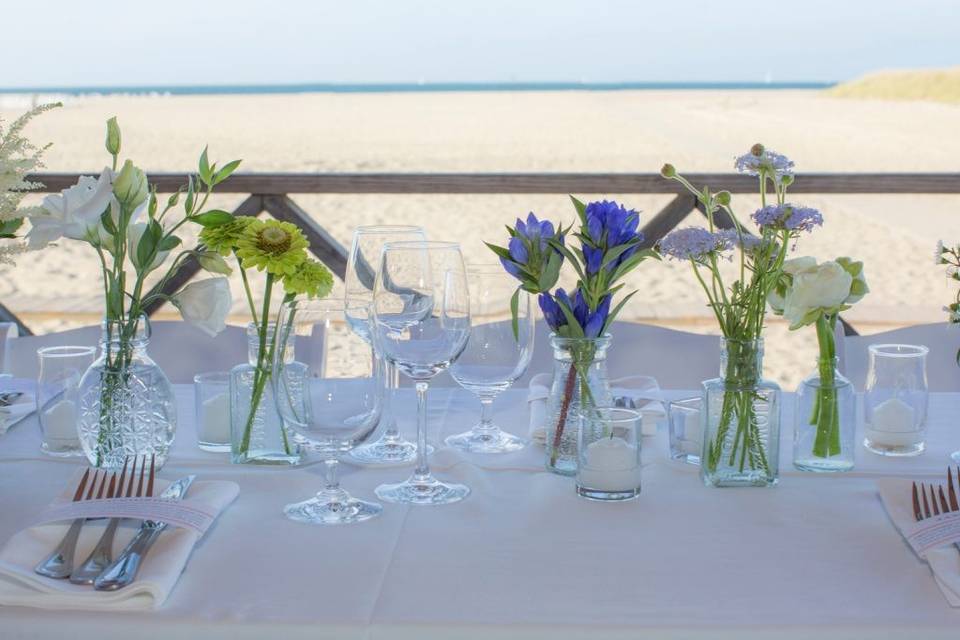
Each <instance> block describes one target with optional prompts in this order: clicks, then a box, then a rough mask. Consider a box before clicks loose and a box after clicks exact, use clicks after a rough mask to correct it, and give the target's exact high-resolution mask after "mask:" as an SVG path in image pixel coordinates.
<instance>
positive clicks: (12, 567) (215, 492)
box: [0, 480, 240, 611]
mask: <svg viewBox="0 0 960 640" xmlns="http://www.w3.org/2000/svg"><path fill="white" fill-rule="evenodd" d="M157 484H158V486H159V485H160V484H161V483H160V482H159V481H158V483H157ZM239 493H240V487H239V486H238V485H237V484H236V483H235V482H226V481H219V480H218V481H207V482H194V483H193V485H192V486H191V487H190V491H189V492H188V494H187V496H188V497H189V498H190V499H192V500H197V501H202V502H205V503H206V504H208V505H210V506H211V507H212V508H213V509H214V510H215V511H216V512H217V513H218V514H219V513H221V512H222V511H223V509H225V508H226V507H227V505H229V504H230V503H231V502H233V501H234V499H235V498H236V497H237V495H238V494H239ZM106 524H107V520H106V519H103V520H98V521H92V522H87V523H86V524H85V525H84V527H83V531H82V533H81V535H80V540H79V541H78V543H77V550H76V554H75V556H74V558H75V561H76V562H78V563H80V562H83V561H84V560H85V559H86V557H87V556H88V554H89V553H90V551H92V550H93V547H94V546H95V545H96V544H97V541H99V540H100V534H101V533H103V529H104V527H105V526H106ZM69 526H70V523H69V522H67V523H58V524H48V525H40V526H36V527H31V528H29V529H25V530H23V531H21V532H20V533H17V534H16V535H14V536H13V537H12V538H10V540H8V541H7V543H6V544H5V545H4V546H3V549H0V605H19V606H25V607H39V608H42V609H86V610H93V611H133V610H149V609H157V608H158V607H160V605H162V604H163V603H164V601H165V600H166V599H167V597H168V596H169V595H170V592H171V591H173V588H174V586H175V585H176V584H177V580H178V579H179V578H180V574H181V573H182V572H183V569H184V567H185V566H186V564H187V560H188V559H189V558H190V553H191V551H193V547H194V545H195V544H196V543H197V542H198V540H199V534H198V533H197V532H196V531H194V530H193V529H186V528H180V527H168V528H167V530H166V531H164V532H163V533H162V534H161V535H160V537H159V538H157V541H156V542H155V543H154V545H153V547H152V548H151V549H150V551H149V553H148V554H147V556H146V558H145V559H144V562H143V565H142V566H141V567H140V572H139V574H138V575H137V579H136V580H135V581H134V582H133V583H132V584H130V585H128V586H126V587H124V588H123V589H118V590H117V591H96V590H94V588H93V587H85V586H80V585H74V584H70V581H69V580H53V579H51V578H45V577H43V576H40V575H37V574H36V573H34V571H33V568H34V566H36V564H37V563H38V562H39V561H41V560H42V559H43V558H45V557H46V556H47V555H48V554H49V553H50V551H51V550H53V549H54V547H56V545H57V544H59V542H60V540H61V539H62V538H63V535H64V534H65V533H66V532H67V529H68V528H69ZM138 526H139V525H138V524H137V523H136V522H131V521H124V526H121V527H120V528H119V529H118V530H117V537H116V540H115V541H114V554H118V553H120V551H121V550H122V549H123V547H125V546H126V544H127V542H129V540H130V538H132V537H133V535H134V534H135V533H136V530H137V527H138Z"/></svg>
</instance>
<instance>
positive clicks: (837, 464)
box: [793, 456, 853, 473]
mask: <svg viewBox="0 0 960 640" xmlns="http://www.w3.org/2000/svg"><path fill="white" fill-rule="evenodd" d="M793 466H794V467H795V468H796V469H797V470H799V471H810V472H813V473H843V472H844V471H852V470H853V461H852V460H834V459H831V458H817V457H815V456H810V457H807V458H800V459H797V460H794V461H793Z"/></svg>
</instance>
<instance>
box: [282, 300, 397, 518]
mask: <svg viewBox="0 0 960 640" xmlns="http://www.w3.org/2000/svg"><path fill="white" fill-rule="evenodd" d="M354 304H356V305H357V306H359V307H360V308H353V307H352V306H351V305H354ZM367 307H368V303H366V302H361V303H353V302H351V301H348V300H336V299H329V300H294V301H291V302H286V303H284V304H283V306H282V307H281V308H280V314H279V320H278V325H277V331H278V336H277V340H278V343H277V348H276V349H275V354H274V360H273V375H272V379H273V386H274V396H275V397H276V403H277V409H278V410H279V412H280V415H281V416H283V419H284V421H285V423H286V425H287V426H288V427H290V428H291V429H293V430H294V431H295V432H296V433H298V434H300V435H301V436H303V438H305V439H306V440H307V442H308V443H309V444H310V445H311V447H312V449H313V450H314V451H316V452H317V453H319V454H320V455H321V457H322V458H323V461H324V465H325V471H326V483H325V486H324V487H323V489H322V490H320V491H319V492H318V493H317V494H316V495H315V496H314V497H312V498H310V499H308V500H305V501H303V502H298V503H294V504H289V505H287V506H286V507H285V508H284V513H285V514H286V516H287V517H288V518H290V519H291V520H296V521H299V522H310V523H313V524H346V523H350V522H360V521H362V520H368V519H370V518H373V517H374V516H377V515H379V514H380V512H381V511H383V507H381V506H380V505H378V504H375V503H372V502H366V501H364V500H359V499H357V498H354V497H353V496H351V495H350V494H349V493H347V492H346V491H345V490H344V489H343V488H341V487H340V482H339V480H338V478H337V465H338V457H339V456H340V455H343V454H346V453H349V452H350V450H351V449H353V448H354V447H355V446H357V445H358V444H360V443H362V442H365V441H366V440H367V439H368V438H369V437H370V436H371V435H372V434H373V432H374V431H375V430H376V428H377V423H378V422H379V420H380V415H381V410H382V407H383V381H382V380H381V376H380V373H379V371H380V369H379V367H376V366H374V362H375V361H374V360H373V358H372V356H371V353H370V343H369V342H366V341H365V340H363V339H362V338H360V337H359V335H357V333H355V332H353V331H351V330H350V325H349V322H350V321H349V320H348V314H356V315H357V316H361V315H366V316H367V317H369V313H368V312H363V311H362V309H364V308H367ZM318 335H322V340H323V344H322V345H321V347H320V349H321V351H322V353H319V354H318V353H316V351H315V346H316V345H313V344H311V341H310V338H311V337H316V336H318ZM291 345H293V349H294V358H293V360H292V361H291V359H290V358H287V357H285V356H284V355H283V354H285V353H287V352H288V349H289V348H290V346H291ZM298 351H303V352H305V353H302V354H299V355H300V356H301V357H299V358H298V357H297V355H298V353H297V352H298ZM304 363H308V364H304ZM304 368H306V372H305V371H304Z"/></svg>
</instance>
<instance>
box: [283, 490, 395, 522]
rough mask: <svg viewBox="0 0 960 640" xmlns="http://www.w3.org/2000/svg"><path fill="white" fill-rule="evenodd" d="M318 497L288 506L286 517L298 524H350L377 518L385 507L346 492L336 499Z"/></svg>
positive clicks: (338, 495) (285, 509)
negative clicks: (358, 498)
mask: <svg viewBox="0 0 960 640" xmlns="http://www.w3.org/2000/svg"><path fill="white" fill-rule="evenodd" d="M322 496H323V494H322V493H320V494H317V497H315V498H310V499H309V500H304V501H303V502H297V503H294V504H288V505H287V506H286V507H284V509H283V513H284V515H286V516H287V517H288V518H290V519H291V520H296V521H297V522H307V523H310V524H350V523H351V522H363V521H364V520H369V519H370V518H375V517H377V516H378V515H380V514H381V513H383V507H381V506H380V505H378V504H376V503H374V502H366V501H364V500H357V499H356V498H354V497H352V496H350V494H348V493H346V492H338V494H337V495H336V497H330V498H324V497H322Z"/></svg>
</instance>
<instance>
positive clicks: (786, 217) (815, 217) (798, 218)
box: [752, 204, 823, 232]
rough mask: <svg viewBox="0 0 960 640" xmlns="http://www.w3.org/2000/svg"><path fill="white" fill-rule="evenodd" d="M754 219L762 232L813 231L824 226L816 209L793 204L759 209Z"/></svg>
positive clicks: (772, 205)
mask: <svg viewBox="0 0 960 640" xmlns="http://www.w3.org/2000/svg"><path fill="white" fill-rule="evenodd" d="M752 217H753V221H754V222H756V223H757V226H759V227H760V229H761V230H765V229H774V230H781V229H786V230H787V231H792V232H800V231H813V228H814V227H819V226H821V225H822V224H823V216H822V215H821V214H820V212H819V211H817V210H816V209H813V208H811V207H798V206H796V205H792V204H771V205H767V206H766V207H763V208H762V209H757V210H756V211H755V212H754V214H753V216H752Z"/></svg>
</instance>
